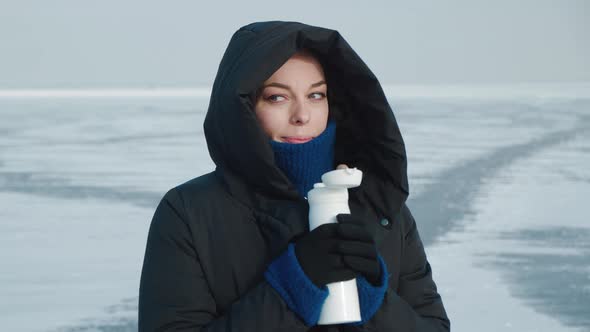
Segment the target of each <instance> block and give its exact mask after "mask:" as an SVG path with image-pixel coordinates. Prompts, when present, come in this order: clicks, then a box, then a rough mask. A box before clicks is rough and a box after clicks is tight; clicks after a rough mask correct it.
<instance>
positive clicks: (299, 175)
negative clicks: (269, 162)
mask: <svg viewBox="0 0 590 332" xmlns="http://www.w3.org/2000/svg"><path fill="white" fill-rule="evenodd" d="M335 138H336V123H335V122H333V121H330V122H328V125H327V126H326V129H325V130H324V131H323V132H322V133H321V134H320V135H318V136H317V137H315V138H314V139H312V140H310V141H308V142H305V143H299V144H293V143H284V142H277V141H274V140H270V144H271V146H272V149H273V151H274V156H275V163H276V164H277V166H278V167H279V168H280V169H281V170H282V171H283V172H284V173H285V175H286V176H287V177H288V178H289V180H291V182H292V183H293V184H294V185H295V186H296V187H297V191H298V192H299V194H300V195H301V196H303V197H307V193H308V192H309V191H310V190H311V189H312V188H313V185H314V183H318V182H321V177H322V175H323V174H324V173H326V172H328V171H331V170H333V169H334V142H335Z"/></svg>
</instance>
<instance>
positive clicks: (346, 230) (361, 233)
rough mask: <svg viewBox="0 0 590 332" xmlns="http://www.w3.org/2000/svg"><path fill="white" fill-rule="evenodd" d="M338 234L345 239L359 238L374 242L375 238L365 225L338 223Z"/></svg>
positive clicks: (358, 239)
mask: <svg viewBox="0 0 590 332" xmlns="http://www.w3.org/2000/svg"><path fill="white" fill-rule="evenodd" d="M337 236H338V237H339V238H341V239H344V240H357V241H361V242H370V243H373V242H375V240H374V239H373V236H372V235H371V233H370V232H369V231H368V230H367V229H366V228H365V227H363V226H360V225H352V224H338V228H337Z"/></svg>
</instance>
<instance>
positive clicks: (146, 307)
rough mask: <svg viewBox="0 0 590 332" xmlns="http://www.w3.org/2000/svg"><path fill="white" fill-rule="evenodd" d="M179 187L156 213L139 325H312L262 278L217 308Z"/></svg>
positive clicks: (263, 328)
mask: <svg viewBox="0 0 590 332" xmlns="http://www.w3.org/2000/svg"><path fill="white" fill-rule="evenodd" d="M216 309H217V308H216V303H215V299H214V298H213V296H212V294H211V292H210V289H209V285H208V281H207V280H206V278H205V275H204V273H203V270H202V268H201V265H200V263H199V257H198V253H197V252H196V250H195V246H194V245H193V243H192V240H191V236H190V228H189V227H188V225H187V224H186V217H185V215H184V212H183V208H182V202H181V201H180V198H179V196H178V193H177V192H176V191H175V190H174V189H172V190H170V191H169V192H168V193H167V194H166V195H165V196H164V198H163V199H162V200H161V202H160V204H159V205H158V207H157V209H156V212H155V214H154V217H153V219H152V222H151V225H150V230H149V235H148V240H147V246H146V251H145V258H144V262H143V268H142V273H141V282H140V290H139V317H138V329H139V331H193V332H194V331H262V332H263V331H307V330H308V329H309V327H307V326H306V325H305V324H304V322H303V321H302V320H301V319H300V318H299V317H298V316H297V315H296V314H295V312H293V311H292V310H290V309H289V308H288V306H287V305H286V303H285V302H284V301H283V299H282V297H281V296H280V295H279V294H278V293H277V292H276V291H275V289H274V288H272V286H270V284H268V283H267V282H266V281H262V282H261V283H259V284H258V285H256V286H255V287H253V288H252V289H251V290H250V291H249V292H247V293H245V294H244V295H243V296H242V297H241V298H240V299H238V300H237V301H236V302H234V303H233V304H232V305H231V307H230V308H229V309H228V310H225V311H224V313H223V314H220V313H218V312H217V310H216Z"/></svg>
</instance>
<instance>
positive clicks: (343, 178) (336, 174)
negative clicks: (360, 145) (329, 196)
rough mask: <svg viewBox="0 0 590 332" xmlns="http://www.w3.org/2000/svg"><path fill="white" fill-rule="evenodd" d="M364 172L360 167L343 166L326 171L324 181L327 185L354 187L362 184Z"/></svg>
mask: <svg viewBox="0 0 590 332" xmlns="http://www.w3.org/2000/svg"><path fill="white" fill-rule="evenodd" d="M362 179H363V172H362V171H361V170H360V169H358V168H356V167H355V168H341V169H335V170H333V171H330V172H327V173H324V175H322V182H323V183H324V185H326V186H327V187H340V188H354V187H358V186H360V185H361V181H362Z"/></svg>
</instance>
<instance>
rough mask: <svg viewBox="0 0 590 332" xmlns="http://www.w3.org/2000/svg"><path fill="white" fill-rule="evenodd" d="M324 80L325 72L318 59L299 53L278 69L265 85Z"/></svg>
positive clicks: (305, 53)
mask: <svg viewBox="0 0 590 332" xmlns="http://www.w3.org/2000/svg"><path fill="white" fill-rule="evenodd" d="M322 79H324V70H323V68H322V65H321V64H320V62H319V61H318V59H317V58H315V57H314V56H313V55H311V54H309V53H307V52H298V53H296V54H294V55H293V56H291V57H290V58H289V59H288V60H287V61H286V62H285V63H284V64H283V65H282V66H281V67H280V68H279V69H277V71H275V72H274V73H273V74H272V75H271V76H270V77H269V78H268V79H267V80H266V81H265V83H271V82H273V81H277V80H282V81H297V80H313V81H314V82H313V83H315V82H317V81H319V80H322Z"/></svg>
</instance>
